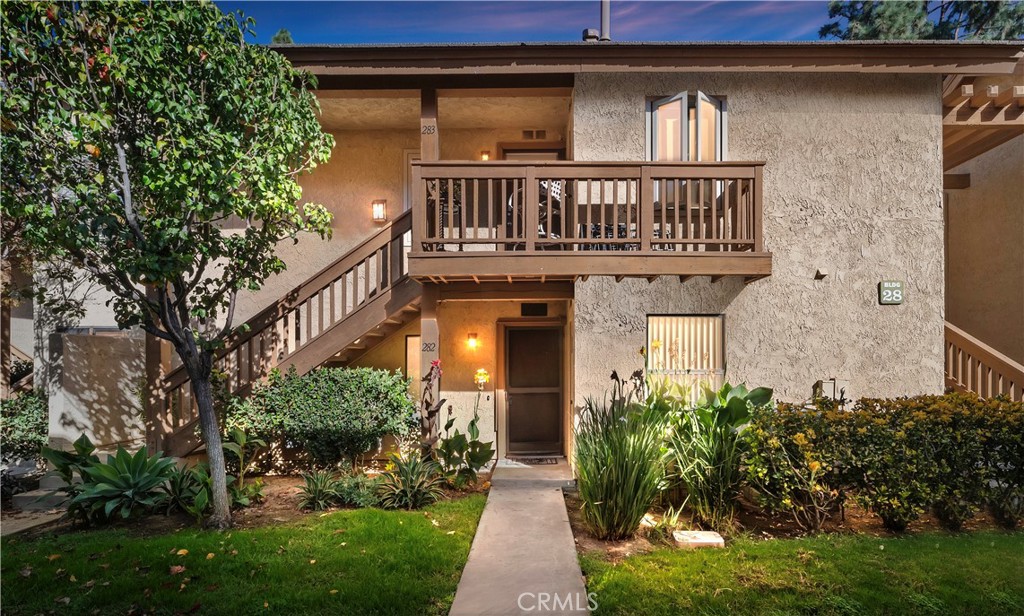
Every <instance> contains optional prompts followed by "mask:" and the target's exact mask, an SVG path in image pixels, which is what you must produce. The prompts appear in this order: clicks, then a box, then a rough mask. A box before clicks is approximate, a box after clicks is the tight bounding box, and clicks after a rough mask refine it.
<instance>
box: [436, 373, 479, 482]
mask: <svg viewBox="0 0 1024 616" xmlns="http://www.w3.org/2000/svg"><path fill="white" fill-rule="evenodd" d="M489 381H490V375H489V374H487V371H486V370H484V369H483V368H481V369H480V370H477V371H476V374H474V375H473V382H474V383H476V386H477V393H476V402H475V403H474V405H473V419H471V420H470V421H469V425H468V426H467V427H466V432H467V433H466V434H463V433H461V432H459V431H458V430H455V431H454V432H452V427H453V426H454V425H455V416H454V415H453V414H452V407H450V406H449V407H448V421H447V423H445V425H444V437H443V438H441V439H440V440H439V441H438V444H437V449H435V450H434V456H435V458H436V459H437V461H438V463H439V464H440V465H441V468H442V469H443V470H444V472H445V475H446V476H447V478H448V480H449V481H450V482H452V483H453V484H455V485H456V486H461V485H465V484H467V483H475V482H476V480H477V476H478V474H479V472H480V471H481V469H483V468H484V467H485V466H487V464H488V463H489V462H490V461H491V458H493V457H494V447H493V445H494V443H493V441H492V442H486V443H485V442H483V441H481V440H480V426H479V424H480V397H481V396H482V395H483V389H484V385H486V384H487V383H488V382H489Z"/></svg>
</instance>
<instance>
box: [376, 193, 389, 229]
mask: <svg viewBox="0 0 1024 616" xmlns="http://www.w3.org/2000/svg"><path fill="white" fill-rule="evenodd" d="M387 221H388V200H387V199H374V200H373V222H376V223H383V222H387Z"/></svg>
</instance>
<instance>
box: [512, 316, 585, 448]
mask: <svg viewBox="0 0 1024 616" xmlns="http://www.w3.org/2000/svg"><path fill="white" fill-rule="evenodd" d="M565 325H566V322H565V319H564V318H560V317H559V318H548V317H521V318H509V319H498V321H497V324H496V327H497V332H496V336H495V340H496V341H497V345H496V346H497V348H496V349H495V351H496V354H497V357H496V360H497V362H496V365H497V370H496V371H495V372H496V374H495V375H494V377H495V378H494V380H495V383H494V402H495V404H494V409H495V415H496V416H495V421H494V426H495V429H496V430H497V432H498V451H497V454H496V455H497V457H498V459H499V460H501V459H503V458H507V457H508V453H509V450H508V446H509V443H508V420H509V417H508V389H507V386H506V383H505V380H506V375H507V372H506V371H507V370H508V356H507V353H506V351H507V349H506V342H505V340H506V335H507V332H508V330H509V329H557V330H558V332H559V337H558V355H559V361H560V362H561V370H559V380H558V385H559V389H560V390H561V392H560V398H561V400H560V404H559V408H560V409H561V416H560V417H559V422H558V425H559V452H558V455H562V456H564V455H567V453H566V446H567V444H568V435H567V434H566V416H567V415H566V408H567V402H566V401H567V400H568V397H567V393H568V391H567V385H568V384H567V383H566V371H565V366H566V362H567V358H566V345H567V341H566V339H565V334H566V326H565Z"/></svg>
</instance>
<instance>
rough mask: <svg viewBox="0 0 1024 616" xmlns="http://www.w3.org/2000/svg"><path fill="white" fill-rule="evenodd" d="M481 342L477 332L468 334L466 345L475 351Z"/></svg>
mask: <svg viewBox="0 0 1024 616" xmlns="http://www.w3.org/2000/svg"><path fill="white" fill-rule="evenodd" d="M479 344H480V342H479V341H478V340H477V338H476V333H475V332H474V333H472V334H470V335H468V336H466V346H467V347H469V350H470V351H475V350H476V348H477V346H479Z"/></svg>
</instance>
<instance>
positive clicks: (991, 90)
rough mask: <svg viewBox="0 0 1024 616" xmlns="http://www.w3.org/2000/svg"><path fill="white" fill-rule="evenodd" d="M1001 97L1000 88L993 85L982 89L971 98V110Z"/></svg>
mask: <svg viewBox="0 0 1024 616" xmlns="http://www.w3.org/2000/svg"><path fill="white" fill-rule="evenodd" d="M997 96H999V86H997V85H991V86H986V87H984V88H981V89H980V90H978V91H977V92H975V94H974V96H972V97H971V108H972V109H978V108H981V107H984V106H985V105H987V104H989V103H990V102H992V101H993V100H994V99H995V98H996V97H997Z"/></svg>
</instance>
